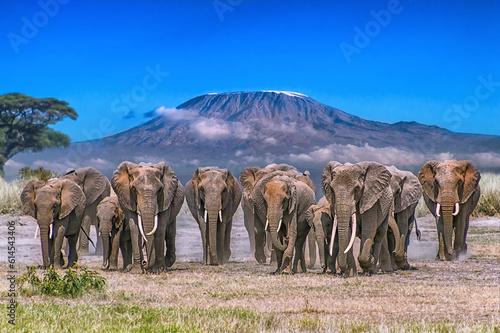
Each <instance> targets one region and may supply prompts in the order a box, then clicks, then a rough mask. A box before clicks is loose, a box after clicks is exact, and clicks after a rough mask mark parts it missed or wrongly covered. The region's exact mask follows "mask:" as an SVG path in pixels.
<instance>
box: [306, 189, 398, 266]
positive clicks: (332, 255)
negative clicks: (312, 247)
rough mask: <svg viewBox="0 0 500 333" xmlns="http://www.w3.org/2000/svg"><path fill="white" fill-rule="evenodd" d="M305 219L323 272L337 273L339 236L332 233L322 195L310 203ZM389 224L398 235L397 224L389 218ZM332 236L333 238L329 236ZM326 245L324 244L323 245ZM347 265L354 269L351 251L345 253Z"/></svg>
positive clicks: (330, 220) (329, 215)
mask: <svg viewBox="0 0 500 333" xmlns="http://www.w3.org/2000/svg"><path fill="white" fill-rule="evenodd" d="M306 220H307V223H308V224H309V226H311V230H312V231H313V232H314V233H315V235H316V239H317V241H318V248H319V256H320V263H321V268H323V273H326V272H327V270H328V269H329V270H330V272H332V273H333V274H336V273H337V269H336V262H337V256H338V252H339V237H338V233H337V232H335V233H332V231H333V230H332V228H333V222H334V221H333V218H332V210H331V207H330V204H329V203H328V201H327V200H326V198H325V197H322V198H321V199H320V200H319V201H318V203H317V204H316V205H312V206H311V207H309V209H308V210H307V212H306ZM389 226H390V227H391V229H392V230H394V234H396V235H399V232H398V226H397V224H396V221H393V223H391V219H389ZM332 236H334V237H335V239H334V240H333V243H332V239H331V237H332ZM399 241H400V238H399V237H397V236H396V238H395V244H396V245H397V247H398V248H399V247H400V246H399ZM325 245H326V246H325ZM347 266H348V267H352V268H353V269H354V272H355V269H356V262H355V261H354V255H353V253H352V251H349V252H348V253H347Z"/></svg>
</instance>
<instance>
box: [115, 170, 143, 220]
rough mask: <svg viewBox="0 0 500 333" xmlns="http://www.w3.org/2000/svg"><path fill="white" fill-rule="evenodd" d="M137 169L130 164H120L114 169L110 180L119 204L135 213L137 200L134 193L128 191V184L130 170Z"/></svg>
mask: <svg viewBox="0 0 500 333" xmlns="http://www.w3.org/2000/svg"><path fill="white" fill-rule="evenodd" d="M137 167H139V166H138V165H137V164H134V163H131V162H122V163H121V164H120V165H119V166H118V168H116V170H115V172H114V173H113V177H112V178H111V186H112V187H113V190H114V191H115V193H116V195H117V196H118V200H120V203H121V204H122V205H123V206H124V207H125V208H127V209H128V210H131V211H134V212H135V211H137V200H136V197H135V193H132V192H133V191H131V190H130V184H131V183H132V176H131V173H132V170H133V169H135V168H137Z"/></svg>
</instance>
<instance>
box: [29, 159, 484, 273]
mask: <svg viewBox="0 0 500 333" xmlns="http://www.w3.org/2000/svg"><path fill="white" fill-rule="evenodd" d="M480 178H481V176H480V173H479V172H478V171H477V169H476V168H475V167H474V166H473V165H472V163H471V162H469V161H429V162H427V163H426V164H425V165H424V166H423V167H422V168H421V170H420V172H419V174H418V176H415V175H414V174H412V173H411V172H409V171H402V170H398V169H397V168H395V167H394V166H392V167H386V166H384V165H382V164H379V163H376V162H360V163H356V164H350V163H346V164H342V163H339V162H335V161H332V162H329V163H328V164H327V165H326V167H325V168H324V170H323V173H322V176H321V190H322V192H323V194H324V196H323V197H322V198H321V199H320V200H319V201H318V202H316V200H315V197H316V189H315V187H314V184H313V182H312V180H311V178H310V175H309V172H307V171H306V172H304V173H302V172H300V171H298V170H297V169H296V168H295V167H293V166H290V165H287V164H270V165H268V166H266V167H264V168H259V167H247V168H245V169H244V170H243V171H242V172H241V174H240V177H239V182H238V180H237V179H236V178H235V177H234V176H233V175H232V173H231V172H230V171H229V170H227V169H220V168H218V167H200V168H198V169H197V170H196V171H195V172H194V174H193V178H192V179H191V180H189V181H188V182H187V183H186V185H185V187H183V185H182V184H181V182H180V181H179V180H178V179H177V177H176V175H175V173H174V171H173V170H172V168H171V167H170V166H168V165H166V164H165V163H157V164H154V165H138V164H135V163H131V162H122V163H121V164H120V165H119V166H118V168H117V169H116V170H115V172H114V173H113V176H112V178H111V181H109V180H108V179H107V178H106V177H105V176H104V175H103V174H102V173H100V172H99V171H98V170H96V169H94V168H92V167H87V168H81V169H76V170H72V171H70V172H68V173H67V174H65V175H64V176H62V177H60V178H59V179H51V180H49V181H48V182H47V183H46V184H45V185H43V184H41V183H40V182H38V181H36V180H33V181H31V182H29V183H28V184H27V185H26V187H25V188H24V190H23V192H22V194H21V202H22V208H23V212H24V213H25V214H27V215H31V216H32V217H34V218H35V219H36V220H37V222H38V226H39V229H40V240H41V248H42V259H43V265H42V266H43V267H44V268H48V267H50V266H54V267H57V268H61V267H62V266H65V265H66V263H65V258H64V257H63V255H62V247H63V240H64V238H66V239H67V241H68V245H69V250H68V251H67V254H68V258H67V266H68V267H71V266H73V265H74V264H75V263H77V261H78V253H79V252H85V251H88V240H89V239H90V238H89V237H88V235H89V231H90V226H91V225H95V226H96V227H97V228H98V235H99V237H98V247H99V248H100V247H102V255H103V266H104V268H105V269H111V270H116V269H118V255H119V252H121V255H122V259H123V260H122V261H123V270H124V271H126V272H136V273H141V272H152V273H158V272H161V271H164V270H166V269H167V268H169V267H171V266H172V265H173V264H174V262H175V261H176V250H175V244H176V217H177V215H178V214H179V212H180V210H181V207H182V205H183V203H184V199H186V202H187V204H188V207H189V210H190V212H191V214H192V215H193V218H194V220H195V221H196V222H197V223H198V226H199V229H200V233H201V239H202V244H203V263H205V264H207V265H219V264H225V263H227V261H228V260H229V258H230V256H231V229H232V219H233V215H234V214H235V212H236V210H237V209H238V207H239V205H240V204H241V206H242V208H243V213H244V223H245V227H246V229H247V231H248V235H249V239H250V245H251V249H252V251H253V252H254V255H255V259H256V260H257V262H258V263H261V264H264V263H266V262H267V259H271V261H276V263H277V269H276V271H275V272H274V273H277V274H281V273H295V272H298V271H299V269H300V270H301V271H302V272H305V271H306V260H305V244H306V239H309V247H310V254H311V255H312V256H311V257H312V258H313V259H312V260H313V262H312V264H314V260H315V253H316V244H317V247H318V249H319V258H320V263H321V267H322V268H323V272H327V271H330V272H331V273H333V274H336V273H340V274H341V275H343V276H353V275H355V274H357V267H360V268H361V270H362V271H363V273H365V274H372V273H375V272H377V271H379V270H381V271H383V272H392V271H394V270H397V269H409V268H410V264H409V263H408V257H407V249H408V244H409V239H410V233H411V231H412V229H413V227H414V226H415V229H416V233H417V238H419V237H420V234H419V231H418V229H417V228H416V219H415V209H416V207H417V203H418V201H419V199H420V197H421V196H422V195H423V197H424V201H425V203H426V205H427V207H428V209H429V211H430V212H431V213H432V214H433V215H434V217H435V218H436V227H437V232H438V241H439V249H438V254H437V259H440V260H455V259H457V258H458V257H459V256H460V255H463V254H465V253H466V251H467V244H466V236H467V229H468V226H469V216H470V214H471V213H472V211H473V210H474V208H475V207H476V205H477V203H478V201H479V197H480V187H479V180H480ZM240 184H241V185H240ZM111 188H112V189H113V190H114V192H115V193H116V195H114V196H110V192H111ZM80 231H82V232H81V233H80ZM356 237H358V238H359V239H360V241H361V242H360V249H359V253H358V256H357V260H356V259H355V257H354V251H353V244H354V241H355V239H356ZM315 243H316V244H315ZM101 244H102V245H101ZM311 245H312V246H311Z"/></svg>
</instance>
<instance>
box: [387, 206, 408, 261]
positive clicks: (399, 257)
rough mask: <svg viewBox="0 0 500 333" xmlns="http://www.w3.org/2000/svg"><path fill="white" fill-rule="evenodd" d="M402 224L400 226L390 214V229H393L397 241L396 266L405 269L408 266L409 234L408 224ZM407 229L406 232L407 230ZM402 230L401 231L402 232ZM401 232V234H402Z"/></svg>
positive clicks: (395, 250)
mask: <svg viewBox="0 0 500 333" xmlns="http://www.w3.org/2000/svg"><path fill="white" fill-rule="evenodd" d="M404 222H405V221H403V223H401V225H398V223H397V222H396V220H395V219H394V216H393V215H392V213H389V227H390V228H391V230H392V232H393V234H394V241H395V249H394V259H395V262H396V265H397V266H398V267H399V268H404V266H405V265H406V256H405V253H406V249H405V244H406V234H407V233H408V223H404ZM405 227H406V230H405ZM400 228H401V230H400ZM400 232H401V234H400Z"/></svg>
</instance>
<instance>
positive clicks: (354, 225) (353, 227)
mask: <svg viewBox="0 0 500 333" xmlns="http://www.w3.org/2000/svg"><path fill="white" fill-rule="evenodd" d="M356 228H357V226H356V213H354V214H352V232H351V240H350V241H349V245H347V248H346V249H345V251H344V253H347V252H349V250H350V249H351V247H352V244H354V239H355V238H356Z"/></svg>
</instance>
